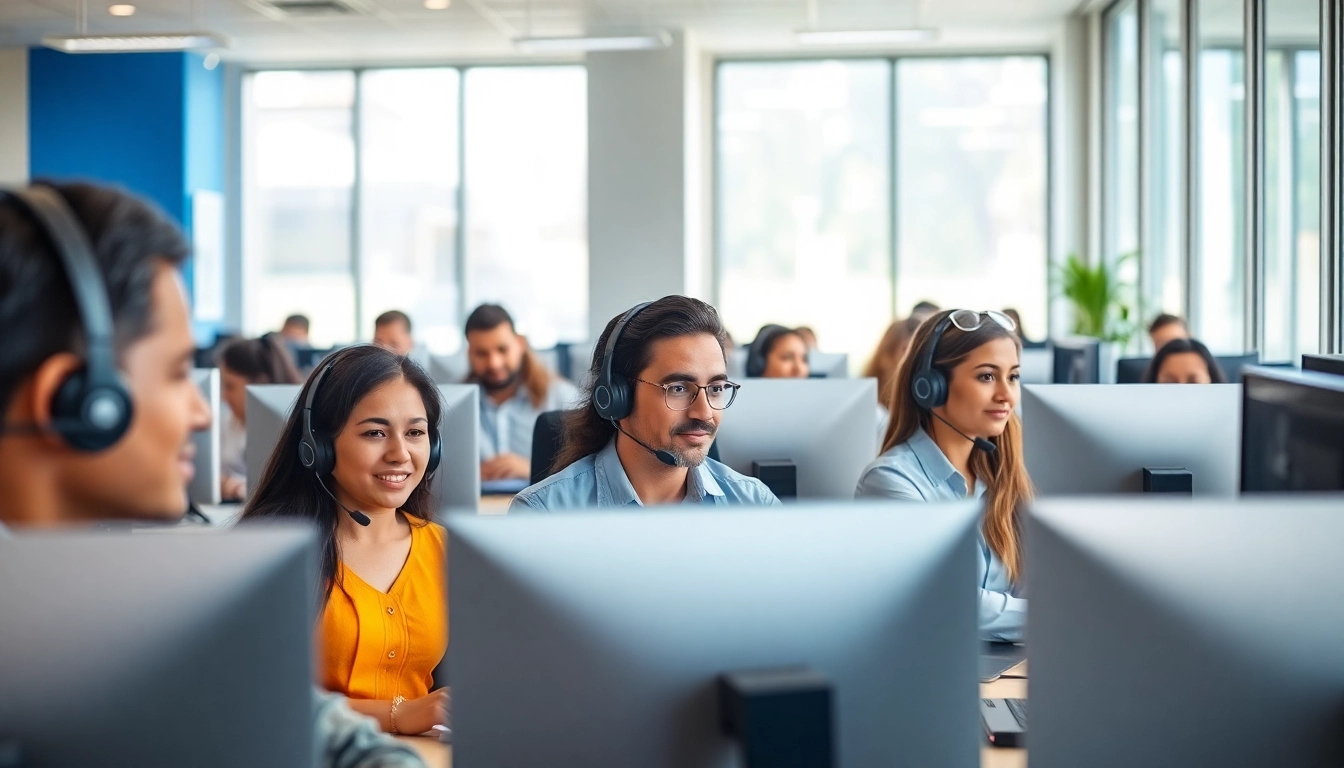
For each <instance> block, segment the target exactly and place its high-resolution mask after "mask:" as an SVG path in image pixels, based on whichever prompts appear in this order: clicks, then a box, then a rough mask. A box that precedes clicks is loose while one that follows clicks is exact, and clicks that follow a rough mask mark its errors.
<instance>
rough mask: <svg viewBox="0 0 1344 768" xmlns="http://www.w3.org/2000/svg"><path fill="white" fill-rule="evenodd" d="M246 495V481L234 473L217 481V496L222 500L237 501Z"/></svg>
mask: <svg viewBox="0 0 1344 768" xmlns="http://www.w3.org/2000/svg"><path fill="white" fill-rule="evenodd" d="M246 495H247V481H246V480H244V479H243V478H241V477H237V476H236V475H229V476H228V477H225V478H224V479H223V480H220V481H219V497H220V498H221V499H222V500H224V501H239V500H241V499H242V498H243V497H244V496H246Z"/></svg>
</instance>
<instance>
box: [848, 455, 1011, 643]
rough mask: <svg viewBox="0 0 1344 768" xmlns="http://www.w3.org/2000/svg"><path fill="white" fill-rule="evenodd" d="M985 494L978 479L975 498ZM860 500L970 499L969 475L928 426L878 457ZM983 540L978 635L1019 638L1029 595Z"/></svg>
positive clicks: (865, 478)
mask: <svg viewBox="0 0 1344 768" xmlns="http://www.w3.org/2000/svg"><path fill="white" fill-rule="evenodd" d="M984 492H985V484H984V483H976V486H975V492H974V494H975V498H977V499H978V498H981V497H982V496H983V495H984ZM854 495H855V497H856V498H860V499H870V498H875V499H899V500H901V501H957V500H961V499H965V498H966V478H964V477H962V476H961V473H960V472H958V471H957V470H956V469H955V468H954V467H953V466H952V462H950V461H948V460H947V457H946V456H944V455H943V451H942V449H940V448H939V447H938V444H937V443H935V442H934V441H933V438H931V437H929V435H928V434H927V433H926V432H925V431H924V430H922V429H921V430H917V431H916V432H915V434H914V435H913V436H911V438H910V439H909V440H907V441H906V442H904V443H901V444H900V445H897V446H893V447H892V449H891V450H889V451H887V452H886V453H883V454H882V455H881V456H878V457H877V459H876V460H875V461H873V462H872V463H871V464H869V465H868V466H867V467H866V468H865V469H864V470H863V474H862V475H861V476H860V477H859V487H858V489H857V490H856V491H855V493H854ZM979 540H980V637H981V639H982V640H1001V641H1008V642H1021V641H1022V635H1023V630H1024V629H1025V627H1026V622H1027V599H1026V597H1024V596H1023V592H1022V591H1021V589H1020V588H1019V587H1018V586H1015V585H1014V584H1013V583H1012V582H1011V581H1010V580H1009V578H1008V568H1007V567H1006V566H1005V565H1004V564H1003V562H1002V561H1001V560H999V558H998V556H996V555H995V554H994V552H993V551H992V550H991V549H990V548H989V545H988V544H987V543H986V542H985V537H984V533H983V532H982V533H981V534H980V537H979Z"/></svg>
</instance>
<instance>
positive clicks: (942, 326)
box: [910, 313, 952, 411]
mask: <svg viewBox="0 0 1344 768" xmlns="http://www.w3.org/2000/svg"><path fill="white" fill-rule="evenodd" d="M951 324H952V313H948V315H947V317H944V318H943V319H942V320H940V321H938V325H937V327H935V328H934V329H933V335H932V336H930V337H929V345H928V347H926V348H925V349H924V351H923V352H922V353H921V354H920V356H919V367H918V368H917V369H915V375H914V378H912V379H911V380H910V394H911V396H912V397H914V398H915V404H916V405H918V406H919V407H920V408H923V409H924V410H926V411H932V410H933V409H934V408H937V407H939V406H941V405H946V404H947V376H946V375H944V374H943V372H942V371H940V370H938V369H936V368H934V367H933V355H934V353H935V352H937V351H938V343H939V342H941V341H942V340H943V333H945V332H946V331H947V327H948V326H949V325H951Z"/></svg>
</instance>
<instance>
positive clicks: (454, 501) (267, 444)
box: [244, 384, 481, 514]
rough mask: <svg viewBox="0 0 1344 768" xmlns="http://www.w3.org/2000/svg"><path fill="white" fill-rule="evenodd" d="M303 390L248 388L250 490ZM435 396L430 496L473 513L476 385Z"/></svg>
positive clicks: (443, 389)
mask: <svg viewBox="0 0 1344 768" xmlns="http://www.w3.org/2000/svg"><path fill="white" fill-rule="evenodd" d="M301 388H302V387H301V386H300V385H298V384H254V385H252V386H249V387H248V388H247V446H246V448H245V450H244V453H245V456H246V462H247V478H248V485H249V487H250V488H255V487H256V484H257V483H258V482H260V480H261V476H262V474H263V472H264V471H265V469H266V462H267V461H269V460H270V457H271V451H272V450H274V449H275V445H276V442H277V441H278V440H279V439H280V435H281V434H282V433H283V432H284V429H285V422H286V421H288V420H289V414H290V412H291V411H293V409H294V406H295V403H296V402H297V400H298V397H299V391H300V389H301ZM439 394H440V396H442V398H443V414H442V417H441V418H440V419H439V434H440V435H442V436H443V461H442V463H441V464H440V465H439V470H438V472H436V473H434V481H433V493H434V497H435V498H436V499H438V504H439V507H440V509H441V510H443V511H451V512H459V511H470V512H471V513H472V514H475V512H476V509H477V507H479V506H480V502H481V456H480V448H479V440H480V432H479V429H480V420H481V411H480V401H479V398H480V388H478V387H477V386H476V385H475V384H440V385H439ZM294 450H297V448H295V449H294Z"/></svg>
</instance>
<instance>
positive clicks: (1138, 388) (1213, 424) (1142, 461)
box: [1021, 384, 1241, 497]
mask: <svg viewBox="0 0 1344 768" xmlns="http://www.w3.org/2000/svg"><path fill="white" fill-rule="evenodd" d="M1021 416H1022V434H1023V437H1022V442H1023V453H1024V455H1025V457H1026V462H1027V472H1028V473H1029V474H1030V475H1031V481H1032V483H1033V484H1034V485H1035V486H1036V491H1037V493H1039V494H1040V495H1041V496H1062V495H1078V494H1084V495H1086V494H1111V493H1139V492H1141V491H1142V490H1143V470H1144V469H1145V468H1147V469H1159V468H1172V467H1183V468H1185V469H1187V470H1189V471H1190V473H1191V475H1192V476H1193V477H1192V480H1193V487H1194V494H1195V495H1196V496H1224V497H1226V496H1235V495H1236V493H1237V488H1238V481H1237V465H1238V457H1237V451H1238V448H1237V446H1238V444H1239V441H1240V435H1241V387H1240V386H1239V385H1236V384H1185V385H1182V384H1167V385H1164V386H1156V385H1152V386H1149V385H1144V384H1099V385H1097V386H1092V387H1073V386H1067V385H1058V384H1040V385H1032V386H1027V387H1023V388H1022V405H1021Z"/></svg>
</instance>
